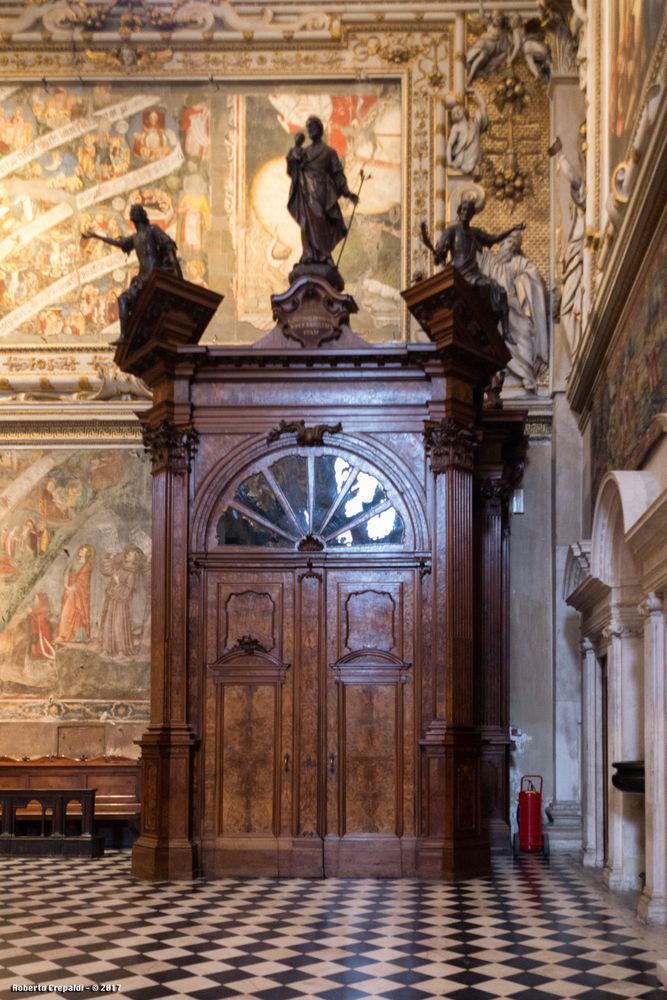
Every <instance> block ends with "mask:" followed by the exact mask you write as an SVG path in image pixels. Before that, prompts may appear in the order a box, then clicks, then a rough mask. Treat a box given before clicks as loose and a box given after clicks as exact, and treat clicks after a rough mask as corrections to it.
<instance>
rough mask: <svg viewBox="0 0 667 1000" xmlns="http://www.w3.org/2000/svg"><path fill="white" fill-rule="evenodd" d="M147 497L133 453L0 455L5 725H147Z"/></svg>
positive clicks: (146, 479) (0, 656)
mask: <svg viewBox="0 0 667 1000" xmlns="http://www.w3.org/2000/svg"><path fill="white" fill-rule="evenodd" d="M150 495H151V491H150V466H149V463H148V462H147V460H146V459H145V457H144V456H143V454H141V453H140V452H137V451H130V450H121V449H105V450H97V451H91V450H89V449H43V450H40V449H36V450H29V449H20V450H19V449H16V450H12V451H4V452H0V514H1V516H0V707H1V711H0V717H10V716H11V717H35V716H39V715H40V714H42V715H43V714H44V713H45V712H46V713H48V707H45V706H44V698H45V697H46V696H48V697H49V700H50V702H52V703H53V704H57V703H59V702H63V703H64V704H65V703H67V704H69V708H68V709H66V710H65V709H62V710H59V711H60V714H62V712H63V711H66V714H67V717H68V718H82V719H88V718H100V717H103V716H105V714H106V716H110V715H111V716H115V717H117V718H123V717H127V718H135V719H141V718H146V717H147V711H148V705H147V697H148V682H149V656H150V523H151V522H150V517H151V513H150ZM77 703H78V708H77ZM119 707H120V710H119ZM51 714H53V712H51Z"/></svg>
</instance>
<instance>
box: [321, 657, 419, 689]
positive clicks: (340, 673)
mask: <svg viewBox="0 0 667 1000" xmlns="http://www.w3.org/2000/svg"><path fill="white" fill-rule="evenodd" d="M411 666H412V664H411V663H405V662H404V661H403V660H401V659H400V657H398V656H395V655H394V654H393V653H388V652H387V651H386V650H385V649H360V650H354V651H353V652H352V653H348V654H347V655H346V656H342V657H341V658H340V659H339V660H336V662H335V663H332V664H331V669H332V671H333V673H334V676H335V678H336V680H337V681H338V682H339V683H341V684H405V682H406V681H407V679H408V671H409V670H410V668H411Z"/></svg>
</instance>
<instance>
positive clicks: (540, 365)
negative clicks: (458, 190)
mask: <svg viewBox="0 0 667 1000" xmlns="http://www.w3.org/2000/svg"><path fill="white" fill-rule="evenodd" d="M479 266H480V270H481V271H482V272H483V273H484V274H486V275H488V277H490V278H493V279H494V281H497V282H498V284H500V285H502V286H503V288H504V289H505V291H506V292H507V304H508V306H509V328H510V333H511V334H512V337H513V339H514V343H510V342H509V341H508V342H507V347H508V348H509V350H510V353H511V355H512V358H511V360H510V362H509V364H508V366H507V368H508V370H509V371H510V372H511V373H512V374H513V375H515V376H516V377H517V378H518V379H519V380H520V381H521V384H522V386H523V387H524V389H526V390H527V391H529V392H535V391H536V390H537V384H538V379H539V377H540V375H541V374H542V372H543V371H544V369H545V367H546V365H547V364H548V360H549V322H548V318H547V294H546V289H545V287H544V282H543V280H542V276H541V275H540V272H539V271H538V269H537V267H536V266H535V264H533V263H531V261H529V260H528V258H527V257H524V255H523V254H522V253H521V233H512V234H510V235H509V236H508V237H507V238H506V239H504V240H503V242H502V243H501V244H500V246H499V248H498V250H497V251H495V252H494V251H492V250H482V252H481V254H480V256H479Z"/></svg>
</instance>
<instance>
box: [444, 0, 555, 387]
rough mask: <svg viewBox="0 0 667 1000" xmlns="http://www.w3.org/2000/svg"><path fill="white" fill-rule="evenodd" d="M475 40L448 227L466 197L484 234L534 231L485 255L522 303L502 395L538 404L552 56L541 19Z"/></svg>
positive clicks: (474, 32) (459, 106)
mask: <svg viewBox="0 0 667 1000" xmlns="http://www.w3.org/2000/svg"><path fill="white" fill-rule="evenodd" d="M466 27H467V39H466V44H465V47H464V51H463V52H462V58H461V60H460V62H459V64H458V65H456V64H455V67H454V78H453V84H454V86H453V90H452V91H451V92H450V93H449V94H448V95H447V96H446V97H445V100H444V106H445V108H446V109H447V110H448V116H447V119H446V143H445V163H446V170H447V191H448V210H447V217H448V218H449V219H452V218H454V216H455V214H456V211H457V207H458V205H459V203H460V201H461V199H462V198H464V197H471V196H472V197H473V198H474V200H475V202H476V205H477V208H478V210H481V209H482V208H483V216H482V219H481V224H482V225H483V227H484V228H485V229H486V230H487V231H490V232H494V233H497V232H502V231H504V230H507V229H509V228H510V227H511V226H512V225H514V224H515V223H516V222H518V221H520V220H521V221H525V222H526V225H527V229H526V232H525V234H524V238H523V242H522V243H520V242H518V241H514V242H510V241H506V244H504V245H503V246H502V247H501V248H499V249H498V250H496V251H493V252H487V253H486V259H485V261H484V268H485V270H486V273H488V274H493V275H494V277H495V278H496V280H499V281H500V283H501V284H503V286H504V287H505V288H506V290H507V292H508V296H509V298H510V300H511V302H512V303H513V309H511V310H510V326H511V327H512V328H513V336H514V340H515V343H514V345H508V346H510V350H511V351H512V354H513V361H512V364H511V365H510V367H509V370H508V377H507V379H506V381H505V387H504V389H503V395H504V397H507V396H508V395H513V396H517V395H522V394H528V395H530V396H532V395H535V394H536V393H539V392H541V391H545V390H546V387H547V385H548V359H549V320H548V316H549V308H548V303H547V295H546V287H548V276H549V273H550V260H549V246H550V241H549V162H548V155H547V145H548V143H547V142H546V141H545V139H546V137H547V136H548V130H549V104H548V95H547V91H546V83H547V82H548V80H549V78H550V74H551V58H552V57H551V47H550V42H549V40H548V37H547V30H546V26H545V24H544V23H543V22H542V21H540V20H539V19H538V18H535V17H523V16H521V14H518V13H511V14H505V13H502V12H500V11H493V12H492V13H490V14H489V15H488V17H485V18H480V17H479V16H477V15H476V14H471V15H469V16H468V17H467V19H466Z"/></svg>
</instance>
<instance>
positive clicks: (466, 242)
mask: <svg viewBox="0 0 667 1000" xmlns="http://www.w3.org/2000/svg"><path fill="white" fill-rule="evenodd" d="M475 211H476V206H475V202H474V201H473V200H472V199H471V198H464V199H463V201H462V202H461V204H460V205H459V207H458V211H457V213H456V214H457V216H458V222H454V223H452V225H451V226H447V228H446V229H445V230H444V232H443V234H442V236H441V237H440V239H439V240H438V242H437V243H436V245H435V246H433V244H432V243H431V241H430V239H429V235H428V232H427V230H426V226H425V224H424V223H422V227H421V234H422V241H423V242H424V243H425V244H426V246H427V247H428V248H429V250H431V252H432V253H433V259H434V260H435V263H436V264H445V263H446V262H447V257H448V256H451V259H452V264H453V265H454V267H455V268H456V269H457V271H459V272H460V273H461V275H462V276H463V277H464V278H465V279H466V281H467V282H468V284H469V285H472V286H473V287H474V288H475V289H478V290H479V291H480V292H481V294H482V295H483V296H484V298H485V299H486V301H487V303H488V305H490V307H491V309H492V310H493V312H494V313H495V314H496V316H497V317H498V319H499V321H500V325H501V328H502V331H503V337H504V338H505V340H506V341H507V342H508V343H510V344H513V343H514V339H513V337H512V335H511V333H510V328H509V307H508V304H507V292H506V291H505V289H504V288H503V287H502V285H499V284H498V282H497V281H494V280H493V278H490V277H488V276H487V275H486V274H482V272H481V271H480V268H479V262H478V260H477V254H478V253H480V251H481V250H482V249H483V248H484V247H492V246H494V245H495V244H496V243H502V241H503V240H504V239H506V238H507V237H508V236H509V235H510V234H511V233H516V232H520V231H521V230H522V229H525V228H526V226H525V223H523V222H519V223H518V224H517V225H516V226H512V227H511V228H510V229H505V230H504V231H503V232H502V233H498V235H497V236H494V235H493V234H491V233H485V232H484V230H483V229H477V228H476V227H475V226H471V225H470V220H471V219H472V218H473V216H474V214H475Z"/></svg>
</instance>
